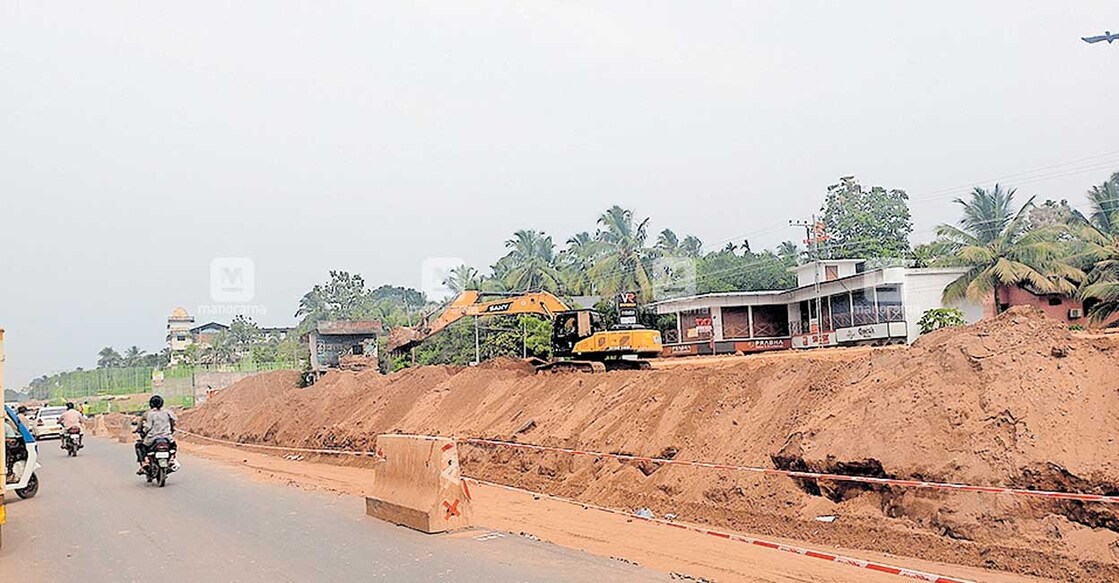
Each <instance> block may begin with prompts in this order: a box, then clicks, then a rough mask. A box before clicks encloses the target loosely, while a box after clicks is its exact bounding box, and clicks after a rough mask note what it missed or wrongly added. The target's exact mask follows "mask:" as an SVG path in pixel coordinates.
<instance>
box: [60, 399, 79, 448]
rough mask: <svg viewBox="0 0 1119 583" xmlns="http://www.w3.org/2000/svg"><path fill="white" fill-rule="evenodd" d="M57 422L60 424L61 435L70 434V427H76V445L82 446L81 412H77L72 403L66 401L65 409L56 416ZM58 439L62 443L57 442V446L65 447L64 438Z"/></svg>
mask: <svg viewBox="0 0 1119 583" xmlns="http://www.w3.org/2000/svg"><path fill="white" fill-rule="evenodd" d="M58 424H59V425H61V426H62V433H63V435H69V434H70V428H71V427H77V428H78V437H77V440H78V447H81V446H82V414H81V413H79V412H78V410H77V409H75V408H74V404H73V403H66V410H65V411H63V412H62V415H60V416H59V417H58ZM59 441H61V442H62V443H60V444H59V446H60V447H61V448H62V449H66V439H65V438H63V439H61V440H59Z"/></svg>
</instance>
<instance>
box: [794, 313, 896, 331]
mask: <svg viewBox="0 0 1119 583" xmlns="http://www.w3.org/2000/svg"><path fill="white" fill-rule="evenodd" d="M904 321H905V308H904V307H902V306H879V307H878V309H877V310H876V309H874V308H873V307H856V308H855V312H854V313H852V314H847V313H839V314H831V318H830V320H829V319H828V318H824V320H823V321H822V322H821V323H820V330H819V331H820V332H833V331H835V330H836V329H838V328H852V327H855V326H870V325H872V324H884V323H887V322H904ZM810 332H811V331H810V330H809V329H808V324H807V323H804V322H789V333H790V334H792V335H797V334H808V333H810Z"/></svg>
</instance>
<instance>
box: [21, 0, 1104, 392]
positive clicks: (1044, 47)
mask: <svg viewBox="0 0 1119 583" xmlns="http://www.w3.org/2000/svg"><path fill="white" fill-rule="evenodd" d="M1104 30H1119V3H1116V2H1114V1H1105V0H1093V1H1078V2H1064V3H1060V2H1048V1H1041V0H1033V1H1021V0H1014V1H1011V0H989V1H985V2H974V1H958V0H951V1H945V2H925V3H912V2H896V1H858V2H811V1H801V2H786V1H767V2H761V1H754V2H729V1H728V2H714V1H708V2H704V1H696V2H655V1H649V0H642V1H620V0H613V1H611V2H576V1H563V2H553V1H547V0H537V1H534V2H491V1H471V2H304V3H294V2H283V1H275V0H270V1H267V2H263V1H261V2H253V1H243V2H206V1H200V2H191V3H179V4H168V3H150V2H98V3H77V2H70V3H66V2H55V3H40V2H14V1H11V0H9V1H5V2H0V84H2V86H0V327H3V328H5V329H6V330H7V334H6V342H5V347H6V349H7V353H8V354H7V369H6V370H7V375H6V376H7V379H6V381H7V386H8V387H9V388H13V387H16V388H18V387H20V386H22V385H23V384H25V383H26V382H27V381H29V380H30V379H31V378H33V377H36V376H39V375H41V374H49V373H52V372H57V371H61V370H69V369H72V368H74V367H76V366H83V367H86V368H91V367H93V366H94V364H95V362H96V354H97V351H98V350H99V349H100V348H101V347H103V346H107V345H111V346H114V347H116V348H117V349H118V350H123V349H124V348H126V347H127V346H130V345H134V344H135V345H138V346H140V347H141V348H143V349H145V350H147V351H149V352H155V351H158V350H159V349H160V348H162V346H163V345H164V334H165V326H166V317H167V314H168V313H169V312H170V311H171V309H173V308H174V307H175V306H184V307H186V308H187V309H188V310H189V311H191V312H193V313H197V312H198V311H199V310H200V309H208V308H207V307H208V306H213V305H216V304H215V300H214V297H213V296H212V290H211V267H212V264H213V263H214V260H215V259H216V258H218V259H219V262H218V267H219V271H220V268H221V266H222V265H224V264H222V263H221V261H222V260H221V259H220V258H230V257H232V258H248V259H250V260H251V262H252V273H251V275H252V276H253V277H252V283H253V286H252V290H251V291H252V297H251V298H249V299H247V300H244V299H243V298H242V303H245V304H246V305H249V306H251V307H252V309H253V310H255V312H254V314H255V316H254V317H255V319H256V321H257V322H258V323H261V324H264V325H291V324H293V323H294V317H293V313H294V311H295V308H296V306H297V304H298V300H299V298H300V297H301V296H302V294H303V293H305V292H306V291H307V290H308V289H309V288H310V287H311V286H312V285H314V284H315V283H318V282H321V281H324V280H325V279H326V278H327V272H328V271H329V270H331V269H344V270H349V271H355V272H359V273H361V274H362V275H364V277H365V278H366V280H367V282H369V283H370V284H372V285H380V284H382V283H391V284H398V285H406V286H412V287H419V286H421V283H422V270H423V265H424V262H425V260H429V261H431V258H441V257H458V258H462V259H464V260H465V261H466V262H467V263H469V264H472V265H474V266H476V267H479V268H482V269H483V270H484V269H485V268H486V266H488V265H490V264H492V263H493V261H494V260H496V259H497V258H498V257H499V256H500V255H501V254H503V252H504V242H505V240H506V239H508V238H509V237H510V236H511V235H512V233H513V232H514V231H516V230H518V229H525V228H531V229H540V230H543V231H546V232H547V233H549V234H551V235H552V236H553V237H554V238H555V239H556V241H557V242H563V241H565V240H566V239H567V238H568V237H569V236H571V235H572V234H574V233H575V232H578V231H582V230H593V228H594V224H595V221H596V219H597V218H598V216H599V215H601V213H602V212H603V211H604V210H605V209H606V208H608V207H610V206H612V205H614V204H619V205H622V206H623V207H626V208H630V209H633V210H634V211H635V212H636V213H637V215H638V216H640V217H650V218H651V227H652V229H653V231H654V232H655V231H659V230H660V229H662V228H666V227H670V228H672V229H673V230H674V231H675V232H677V233H678V234H680V235H681V237H682V236H683V235H684V234H694V235H696V236H698V237H700V238H701V239H702V240H703V241H704V242H705V243H706V244H707V246H708V247H710V248H715V249H717V248H721V247H722V246H723V245H725V243H726V242H728V241H736V242H738V241H741V240H742V239H744V238H749V240H750V243H751V245H752V247H753V248H754V249H755V250H757V249H759V248H761V247H766V246H772V245H776V244H777V243H779V242H780V241H782V240H786V239H800V238H802V237H803V233H802V232H798V231H797V230H795V229H791V228H789V227H788V226H787V224H788V221H789V219H801V218H807V217H808V216H809V215H810V214H811V213H813V212H815V211H817V210H818V209H819V207H820V205H821V203H822V201H823V197H824V193H825V190H826V187H827V185H829V184H832V183H834V182H836V181H837V179H838V178H839V177H841V176H846V175H852V174H853V175H855V176H857V177H858V178H859V180H860V181H861V182H863V184H864V185H867V186H869V185H882V186H886V187H888V188H901V189H904V190H906V191H907V192H908V193H909V194H910V196H911V197H912V200H911V209H912V213H913V217H914V222H915V231H914V234H913V237H912V239H913V241H914V242H920V241H924V240H928V239H930V238H931V237H932V230H933V229H934V228H935V226H936V225H937V224H938V223H943V222H953V221H955V220H956V219H957V218H958V217H957V213H956V209H955V208H953V205H952V202H951V201H952V199H953V198H955V197H957V196H961V195H964V194H966V193H967V191H969V190H970V189H971V188H972V187H973V186H988V187H989V186H991V185H993V183H994V182H995V181H996V180H998V181H1001V182H1002V183H1004V184H1008V185H1010V186H1016V187H1018V189H1019V190H1018V192H1019V195H1020V196H1021V197H1022V198H1024V197H1025V196H1029V195H1035V194H1036V195H1038V196H1039V197H1040V198H1042V199H1044V198H1055V199H1068V200H1069V201H1070V202H1071V203H1072V204H1073V205H1083V203H1084V192H1085V191H1086V190H1087V188H1088V187H1089V186H1090V185H1092V184H1097V183H1100V182H1102V181H1103V180H1104V179H1106V177H1107V176H1108V175H1110V173H1112V172H1115V171H1119V137H1117V136H1119V131H1117V130H1119V106H1117V101H1116V95H1119V45H1108V44H1107V43H1099V44H1095V45H1088V44H1085V43H1083V42H1081V41H1080V40H1079V39H1080V37H1081V36H1089V35H1095V34H1101V33H1102V32H1103V31H1104ZM240 265H241V266H242V268H244V265H243V264H240ZM226 267H228V265H226ZM247 273H248V272H247V271H242V274H243V275H245V274H247ZM199 319H200V321H205V320H208V319H211V318H205V317H200V318H199ZM213 319H218V320H226V321H228V319H229V317H228V316H221V317H216V318H213Z"/></svg>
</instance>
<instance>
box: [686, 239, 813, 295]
mask: <svg viewBox="0 0 1119 583" xmlns="http://www.w3.org/2000/svg"><path fill="white" fill-rule="evenodd" d="M792 265H793V264H792V263H791V260H790V258H788V257H784V258H783V257H780V256H778V255H777V254H776V253H774V252H773V251H763V252H761V253H744V254H742V255H738V254H736V253H734V252H733V251H731V250H729V249H724V250H722V251H716V252H712V253H708V254H707V255H704V256H703V258H702V259H700V260H699V262H698V264H697V267H696V291H697V292H698V293H716V292H730V291H760V290H774V289H788V288H791V287H793V286H794V285H796V276H795V275H794V274H793V273H792V272H790V271H789V268H790V267H792Z"/></svg>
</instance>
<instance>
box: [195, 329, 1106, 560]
mask: <svg viewBox="0 0 1119 583" xmlns="http://www.w3.org/2000/svg"><path fill="white" fill-rule="evenodd" d="M844 352H845V351H842V350H836V351H828V352H817V353H812V352H808V353H789V354H787V355H781V356H776V355H767V356H766V357H765V358H757V359H751V358H746V359H734V360H730V361H727V362H725V363H718V364H711V363H704V364H698V363H697V364H688V363H684V364H680V365H676V366H672V367H667V368H664V369H658V370H650V371H622V372H614V373H609V374H599V375H589V374H577V373H563V374H541V375H536V374H533V373H532V371H531V369H529V368H527V367H524V366H523V365H522V364H521V363H518V362H516V361H499V362H491V363H487V364H484V365H482V366H479V367H474V368H457V367H423V368H417V369H412V370H406V371H403V372H400V373H396V374H393V375H388V376H381V375H378V374H376V373H371V372H366V373H346V372H341V373H331V374H330V375H328V376H326V377H325V378H324V379H322V380H321V381H320V382H319V383H317V384H316V385H314V386H313V387H310V388H307V389H298V388H296V386H295V385H296V381H297V378H298V377H297V375H296V373H287V372H280V373H269V374H265V375H259V376H256V377H252V378H250V379H246V380H245V381H242V382H240V383H237V384H235V385H233V386H231V387H229V388H228V389H226V390H224V391H222V392H221V393H219V394H217V395H216V396H214V397H213V398H212V399H210V401H209V402H207V403H206V404H205V405H204V406H202V407H200V408H198V409H196V410H194V411H191V412H189V413H187V414H184V415H183V423H184V426H185V427H186V428H187V429H189V430H191V431H196V432H199V433H203V434H206V435H210V436H213V437H218V438H225V439H233V440H238V441H248V442H256V443H269V444H283V445H293V446H303V447H340V448H347V449H349V448H357V449H367V448H371V447H372V442H373V440H374V436H375V435H376V434H377V433H384V432H410V433H428V434H438V435H454V436H459V437H492V438H499V439H512V440H518V441H524V442H531V443H537V444H542V445H556V446H565V447H577V448H583V449H589V450H599V451H608V452H618V453H632V454H640V455H652V456H660V457H674V456H675V457H676V458H677V459H687V460H704V461H717V462H726V463H732V464H739V465H751V466H765V467H780V468H791V469H810V470H817V471H832V472H836V473H847V474H862V475H874V476H886V477H897V478H920V479H927V480H937V481H955V482H966V483H972V484H982V485H1003V486H1017V487H1027V488H1030V487H1033V488H1044V489H1057V490H1068V491H1079V492H1090V493H1099V494H1119V455H1116V445H1117V438H1119V374H1116V372H1117V371H1119V344H1116V343H1115V341H1114V340H1111V339H1108V338H1083V337H1076V336H1074V335H1073V334H1071V333H1070V332H1069V331H1068V330H1067V329H1066V328H1065V327H1064V326H1063V325H1061V324H1060V323H1058V322H1056V321H1053V320H1050V319H1047V318H1046V317H1045V316H1044V315H1042V314H1041V313H1040V312H1037V311H1031V310H1028V309H1013V310H1011V311H1009V312H1007V313H1006V314H1003V315H1002V316H1000V317H999V318H997V319H994V320H991V321H986V322H982V323H980V324H977V325H974V326H970V327H967V328H957V329H949V330H941V331H938V332H935V333H932V334H929V335H927V336H925V337H923V338H921V339H920V340H919V341H918V342H917V343H916V344H914V345H913V346H912V347H909V348H906V349H891V350H871V351H866V350H859V351H850V353H849V354H845V353H844ZM462 452H463V456H464V459H463V469H464V472H465V473H466V474H468V475H474V476H477V477H480V478H483V479H488V480H493V481H498V482H503V483H508V484H512V485H516V486H520V487H525V488H529V489H534V490H539V491H544V492H548V493H551V494H556V495H561V496H568V497H573V498H578V499H581V500H585V501H588V502H593V503H598V504H604V505H608V506H613V507H617V508H627V509H632V508H637V507H648V508H651V509H652V510H653V511H654V512H656V513H657V514H658V515H662V514H666V513H672V514H675V515H677V516H678V517H679V518H680V519H682V520H690V521H694V522H701V523H708V524H712V525H718V526H723V527H729V528H735V529H740V530H745V531H750V532H755V533H759V534H767V535H772V536H783V537H790V538H796V539H800V540H804V541H810V542H813V541H814V542H818V543H822V544H829V545H838V546H845V547H855V548H864V549H872V550H875V551H882V552H888V553H893V554H897V555H903V556H913V557H920V558H923V559H929V560H937V561H945V562H955V563H961V564H967V565H974V566H984V567H989V568H996V569H1002V570H1006V571H1010V572H1014V573H1020V574H1029V575H1038V576H1044V577H1051V578H1056V579H1065V580H1100V581H1105V580H1119V534H1117V532H1119V509H1117V508H1113V507H1112V506H1114V505H1105V504H1099V503H1095V504H1085V503H1080V502H1071V501H1048V500H1041V499H1034V498H1019V497H1010V496H1007V495H989V494H980V493H949V492H941V491H932V490H907V489H899V488H894V487H880V486H867V485H857V484H835V483H825V482H815V481H794V480H791V479H788V478H783V477H770V476H759V475H756V474H743V473H734V472H727V471H716V470H706V469H700V468H687V467H679V466H663V467H660V466H657V465H656V464H637V463H621V462H618V461H615V460H612V459H594V458H589V457H584V456H579V457H573V456H568V455H563V454H552V453H535V452H528V451H519V450H511V449H508V448H501V447H496V448H492V447H485V448H483V447H476V446H464V447H463V448H462ZM340 463H362V461H361V460H354V459H348V460H340ZM823 515H828V516H836V517H837V519H836V520H835V521H834V522H831V523H822V522H819V521H817V520H816V517H817V516H823Z"/></svg>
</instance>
